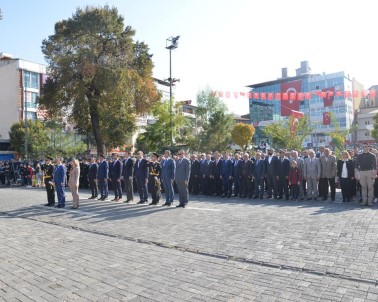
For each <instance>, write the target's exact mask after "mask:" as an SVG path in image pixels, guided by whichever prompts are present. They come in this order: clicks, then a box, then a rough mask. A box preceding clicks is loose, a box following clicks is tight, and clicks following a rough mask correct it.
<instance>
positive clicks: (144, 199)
mask: <svg viewBox="0 0 378 302" xmlns="http://www.w3.org/2000/svg"><path fill="white" fill-rule="evenodd" d="M137 156H138V158H137V160H136V161H135V164H134V176H135V178H136V181H137V186H138V193H139V197H140V200H139V202H138V204H145V203H148V188H147V184H148V166H147V160H146V159H144V158H143V152H142V151H138V153H137Z"/></svg>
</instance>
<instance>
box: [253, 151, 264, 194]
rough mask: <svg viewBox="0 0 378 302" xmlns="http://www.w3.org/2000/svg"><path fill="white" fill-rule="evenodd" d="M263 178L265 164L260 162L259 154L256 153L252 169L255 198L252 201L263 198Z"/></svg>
mask: <svg viewBox="0 0 378 302" xmlns="http://www.w3.org/2000/svg"><path fill="white" fill-rule="evenodd" d="M264 177H265V162H264V160H261V153H260V152H257V153H256V160H255V164H254V169H253V180H254V182H255V196H254V199H257V198H260V199H262V198H264Z"/></svg>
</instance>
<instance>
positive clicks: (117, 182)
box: [111, 153, 122, 202]
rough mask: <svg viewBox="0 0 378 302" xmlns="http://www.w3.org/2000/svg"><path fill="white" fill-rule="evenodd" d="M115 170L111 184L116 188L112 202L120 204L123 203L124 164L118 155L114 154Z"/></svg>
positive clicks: (113, 170)
mask: <svg viewBox="0 0 378 302" xmlns="http://www.w3.org/2000/svg"><path fill="white" fill-rule="evenodd" d="M112 156H113V169H112V177H111V182H112V184H113V188H114V199H113V200H112V201H116V202H120V201H122V188H121V177H122V162H121V161H120V160H119V159H118V153H113V154H112Z"/></svg>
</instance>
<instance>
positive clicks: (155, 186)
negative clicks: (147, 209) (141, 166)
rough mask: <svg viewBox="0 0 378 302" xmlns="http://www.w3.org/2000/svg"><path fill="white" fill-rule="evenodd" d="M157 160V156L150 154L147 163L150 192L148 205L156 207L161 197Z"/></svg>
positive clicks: (159, 167)
mask: <svg viewBox="0 0 378 302" xmlns="http://www.w3.org/2000/svg"><path fill="white" fill-rule="evenodd" d="M158 158H159V154H157V153H152V155H151V160H150V162H149V163H148V190H149V191H150V193H151V197H152V202H151V203H150V205H157V204H158V203H159V201H160V197H161V192H160V190H161V188H160V185H161V181H160V172H161V166H160V163H159V162H158Z"/></svg>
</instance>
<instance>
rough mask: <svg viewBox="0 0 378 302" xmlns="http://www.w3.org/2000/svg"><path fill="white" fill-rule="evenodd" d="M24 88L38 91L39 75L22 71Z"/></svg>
mask: <svg viewBox="0 0 378 302" xmlns="http://www.w3.org/2000/svg"><path fill="white" fill-rule="evenodd" d="M24 87H25V88H33V89H39V74H38V73H36V72H30V71H24Z"/></svg>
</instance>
